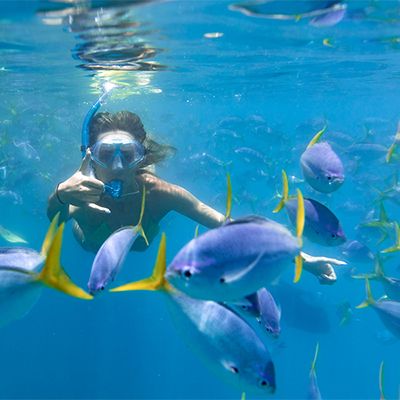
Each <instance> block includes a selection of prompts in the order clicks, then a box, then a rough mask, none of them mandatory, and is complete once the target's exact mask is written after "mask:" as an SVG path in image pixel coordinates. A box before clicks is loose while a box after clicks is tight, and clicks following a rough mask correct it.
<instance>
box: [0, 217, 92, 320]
mask: <svg viewBox="0 0 400 400" xmlns="http://www.w3.org/2000/svg"><path fill="white" fill-rule="evenodd" d="M56 225H57V218H54V219H53V222H52V223H51V224H50V227H49V230H48V232H47V234H46V237H45V240H44V242H43V245H42V250H41V252H40V253H39V252H36V251H35V250H33V249H24V248H19V247H17V248H0V326H5V325H7V324H9V323H11V322H12V321H14V320H16V319H20V318H22V317H23V316H24V315H26V314H27V313H28V312H29V311H30V310H31V309H32V307H33V306H34V304H35V303H36V301H37V300H38V299H39V297H40V295H41V291H42V288H43V286H44V285H45V286H49V287H51V288H53V289H57V290H59V291H62V292H64V293H66V294H68V295H70V296H73V297H77V298H80V299H85V300H89V299H91V298H92V297H91V296H90V295H89V294H87V293H86V292H85V291H83V290H82V289H81V288H79V287H78V286H76V285H75V284H74V283H73V282H72V281H71V280H70V278H69V277H68V275H67V274H66V273H65V271H64V269H63V268H62V266H61V265H60V252H61V244H62V234H63V229H64V224H61V225H60V226H59V227H58V228H57V229H56ZM43 264H44V266H43V268H41V267H42V265H43Z"/></svg>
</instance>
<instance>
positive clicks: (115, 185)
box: [81, 83, 122, 199]
mask: <svg viewBox="0 0 400 400" xmlns="http://www.w3.org/2000/svg"><path fill="white" fill-rule="evenodd" d="M115 87H117V85H113V84H111V83H108V85H107V86H106V85H104V93H103V94H102V95H101V96H100V97H99V98H98V99H97V101H96V102H95V103H94V104H93V105H92V107H90V109H89V111H88V113H87V114H86V116H85V119H84V120H83V125H82V145H81V152H82V158H84V157H85V155H86V151H87V149H88V148H89V126H90V122H91V121H92V119H93V117H94V115H95V114H96V113H97V111H98V110H99V108H100V107H101V106H102V104H103V103H104V101H105V98H106V97H107V95H108V93H110V91H111V90H112V89H114V88H115ZM104 193H107V194H108V195H110V196H111V197H113V198H114V199H118V198H120V197H121V195H122V182H121V181H120V180H117V179H115V180H112V181H110V182H107V183H105V184H104Z"/></svg>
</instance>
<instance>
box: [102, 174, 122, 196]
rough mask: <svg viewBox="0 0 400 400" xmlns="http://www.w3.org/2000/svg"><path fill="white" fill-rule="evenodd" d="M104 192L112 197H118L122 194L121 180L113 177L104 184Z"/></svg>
mask: <svg viewBox="0 0 400 400" xmlns="http://www.w3.org/2000/svg"><path fill="white" fill-rule="evenodd" d="M104 193H106V194H108V195H110V196H111V197H112V198H114V199H119V198H120V197H121V195H122V181H120V180H118V179H114V180H112V181H110V182H107V183H105V184H104Z"/></svg>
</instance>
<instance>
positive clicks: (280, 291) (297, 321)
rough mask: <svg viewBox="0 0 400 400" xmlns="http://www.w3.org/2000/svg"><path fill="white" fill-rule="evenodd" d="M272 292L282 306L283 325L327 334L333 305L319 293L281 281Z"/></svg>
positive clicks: (271, 289) (271, 288)
mask: <svg viewBox="0 0 400 400" xmlns="http://www.w3.org/2000/svg"><path fill="white" fill-rule="evenodd" d="M269 289H270V292H271V293H272V295H273V296H274V298H275V299H277V300H278V301H279V304H280V306H281V307H282V310H283V312H282V318H281V326H282V328H283V327H290V328H294V329H297V330H301V331H303V332H308V333H313V334H327V333H329V332H330V330H331V328H332V326H333V321H332V318H331V315H332V313H331V312H330V310H331V307H330V305H329V304H328V302H327V301H326V299H325V298H324V297H321V296H320V295H319V294H318V293H315V292H311V291H310V292H309V291H306V290H304V289H303V288H302V287H300V286H299V285H293V284H289V283H287V282H284V281H282V280H281V281H280V282H279V283H278V284H277V285H273V286H271V287H270V288H269Z"/></svg>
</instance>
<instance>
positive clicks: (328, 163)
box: [300, 142, 344, 193]
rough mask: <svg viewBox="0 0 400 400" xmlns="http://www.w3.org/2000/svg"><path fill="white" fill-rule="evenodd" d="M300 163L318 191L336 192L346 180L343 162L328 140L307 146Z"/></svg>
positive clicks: (309, 182)
mask: <svg viewBox="0 0 400 400" xmlns="http://www.w3.org/2000/svg"><path fill="white" fill-rule="evenodd" d="M300 164H301V168H302V170H303V176H304V179H305V180H306V181H307V183H308V184H309V185H310V186H311V187H312V188H314V189H315V190H317V191H318V192H322V193H331V192H334V191H335V190H337V189H338V188H339V187H340V186H341V185H342V184H343V182H344V168H343V164H342V162H341V161H340V158H339V157H338V156H337V154H336V153H335V152H334V151H333V150H332V148H331V146H330V145H329V144H328V143H326V142H321V143H316V144H314V145H312V146H311V147H309V148H307V149H306V151H305V152H304V153H303V154H302V155H301V158H300Z"/></svg>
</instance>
